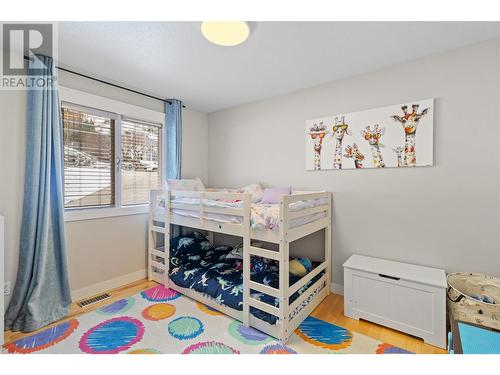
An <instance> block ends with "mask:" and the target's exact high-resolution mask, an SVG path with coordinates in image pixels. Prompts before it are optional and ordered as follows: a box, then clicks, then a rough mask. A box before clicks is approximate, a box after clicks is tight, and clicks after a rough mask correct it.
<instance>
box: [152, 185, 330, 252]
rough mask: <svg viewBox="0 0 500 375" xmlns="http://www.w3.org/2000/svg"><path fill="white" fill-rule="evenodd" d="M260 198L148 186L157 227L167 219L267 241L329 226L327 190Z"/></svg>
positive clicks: (242, 193)
mask: <svg viewBox="0 0 500 375" xmlns="http://www.w3.org/2000/svg"><path fill="white" fill-rule="evenodd" d="M252 186H255V185H252ZM259 188H260V186H259ZM261 198H262V195H261V194H260V195H259V193H258V192H255V189H245V188H242V189H238V190H229V189H206V190H201V191H195V190H172V189H170V190H165V189H164V190H153V191H151V200H150V202H151V203H150V204H151V206H150V221H151V224H152V225H153V226H154V227H158V229H159V231H161V229H163V228H168V227H169V226H168V225H166V224H165V223H169V224H174V225H180V226H186V227H191V228H196V229H201V230H207V231H211V232H216V233H225V234H230V235H235V236H241V237H246V236H249V237H250V238H251V239H252V240H259V241H265V242H270V243H280V241H281V240H282V239H283V238H284V237H286V238H287V241H288V242H292V241H294V240H296V239H299V238H302V237H304V236H307V235H308V234H311V233H313V232H316V231H318V230H321V229H323V228H326V227H328V226H329V225H330V220H331V219H330V217H331V215H330V212H331V193H329V192H325V191H318V192H311V191H292V192H291V194H284V195H280V196H279V197H277V198H276V199H275V201H273V202H272V203H267V201H266V203H264V201H263V200H262V199H261ZM275 202H277V203H275Z"/></svg>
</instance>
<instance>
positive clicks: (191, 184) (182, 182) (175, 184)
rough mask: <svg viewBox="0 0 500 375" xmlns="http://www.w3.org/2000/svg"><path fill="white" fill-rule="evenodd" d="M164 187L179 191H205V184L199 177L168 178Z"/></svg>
mask: <svg viewBox="0 0 500 375" xmlns="http://www.w3.org/2000/svg"><path fill="white" fill-rule="evenodd" d="M165 189H166V190H180V191H205V186H204V185H203V182H201V180H200V178H199V177H197V178H194V179H179V180H175V179H169V180H166V181H165Z"/></svg>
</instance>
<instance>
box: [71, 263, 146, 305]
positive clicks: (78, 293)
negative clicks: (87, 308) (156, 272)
mask: <svg viewBox="0 0 500 375" xmlns="http://www.w3.org/2000/svg"><path fill="white" fill-rule="evenodd" d="M145 278H146V269H142V270H139V271H135V272H132V273H129V274H126V275H123V276H120V277H116V278H114V279H110V280H106V281H103V282H101V283H97V284H94V285H89V286H86V287H85V288H82V289H77V290H73V291H72V292H71V298H72V300H73V301H79V300H81V299H82V298H87V297H92V296H94V295H96V294H99V293H104V292H106V291H108V290H111V289H114V288H118V287H120V286H123V285H126V284H130V283H133V282H134V281H139V280H143V279H145Z"/></svg>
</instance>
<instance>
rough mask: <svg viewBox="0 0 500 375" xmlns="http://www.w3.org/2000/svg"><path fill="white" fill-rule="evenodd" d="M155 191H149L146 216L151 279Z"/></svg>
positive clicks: (150, 277) (150, 278)
mask: <svg viewBox="0 0 500 375" xmlns="http://www.w3.org/2000/svg"><path fill="white" fill-rule="evenodd" d="M157 194H158V193H157V191H156V190H151V191H150V192H149V218H148V280H149V281H151V280H153V271H152V269H151V256H152V255H151V250H152V249H154V248H155V245H156V244H155V236H154V235H153V216H154V206H155V204H156V199H157V198H156V197H157Z"/></svg>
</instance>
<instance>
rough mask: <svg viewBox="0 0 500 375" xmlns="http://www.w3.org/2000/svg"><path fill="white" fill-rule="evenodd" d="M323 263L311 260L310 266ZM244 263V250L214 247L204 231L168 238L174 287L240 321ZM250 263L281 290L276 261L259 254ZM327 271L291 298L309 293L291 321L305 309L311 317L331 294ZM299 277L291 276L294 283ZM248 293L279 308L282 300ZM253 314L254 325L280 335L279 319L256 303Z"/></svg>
mask: <svg viewBox="0 0 500 375" xmlns="http://www.w3.org/2000/svg"><path fill="white" fill-rule="evenodd" d="M319 264H320V263H312V264H311V267H312V269H314V268H315V267H316V266H318V265H319ZM243 266H244V265H243V260H242V251H241V249H233V248H232V247H230V246H213V245H212V244H211V243H210V241H209V240H208V239H207V237H205V236H204V235H203V234H202V233H199V232H194V233H192V234H191V235H188V236H179V237H176V238H173V239H171V240H170V265H169V268H170V273H169V279H170V282H169V283H170V287H171V288H172V289H175V290H178V291H179V292H181V293H183V294H185V295H187V296H188V297H191V298H193V299H196V300H200V301H201V302H203V303H205V304H207V305H209V306H211V307H213V308H215V309H219V310H221V311H222V312H224V313H226V314H228V315H230V316H232V317H233V318H235V319H239V320H242V312H241V311H242V308H243ZM245 266H246V265H245ZM249 267H251V272H250V275H251V276H250V278H251V280H252V281H254V282H256V283H259V284H263V285H266V286H269V287H271V288H276V289H279V274H278V265H277V263H276V262H275V261H272V260H264V259H263V258H258V257H255V258H252V261H251V264H250V265H249ZM312 269H310V270H309V271H311V270H312ZM324 275H325V271H324V270H323V271H321V272H320V273H318V274H317V275H316V276H314V277H313V278H312V279H311V280H310V281H309V282H308V283H307V284H305V285H304V286H303V287H301V288H300V289H299V290H298V291H297V292H295V293H294V294H293V295H291V296H290V298H289V300H288V303H289V305H290V306H292V305H294V304H293V303H294V301H296V300H297V299H298V298H299V297H300V296H301V295H302V294H303V293H305V292H306V291H307V293H308V294H309V295H308V297H307V298H306V299H305V300H304V301H303V302H302V303H300V304H298V305H297V304H295V305H297V306H295V308H294V310H293V311H290V313H289V314H288V321H289V322H292V321H293V320H296V319H294V318H299V316H298V315H303V314H304V313H305V312H306V311H307V315H308V314H309V313H310V311H312V309H314V308H315V307H316V306H317V305H318V304H319V302H321V300H322V299H323V298H324V297H325V296H326V295H327V289H328V288H325V286H326V283H325V282H324V280H325V277H324ZM300 279H301V277H299V276H294V275H292V274H290V278H289V284H290V286H292V285H293V284H295V282H297V281H298V280H300ZM320 280H321V282H320ZM311 287H312V288H311ZM250 295H251V298H254V299H256V300H259V301H261V302H263V303H265V304H268V305H271V306H275V307H278V306H279V301H278V299H277V298H275V297H273V296H270V295H267V294H265V293H262V292H258V291H254V290H251V292H250ZM317 297H319V298H317ZM313 301H314V303H312V304H311V306H309V304H310V303H311V302H313ZM312 305H314V306H312ZM250 314H251V316H250V324H251V325H252V326H253V327H255V328H257V329H260V330H262V331H264V332H266V333H268V334H271V335H273V336H277V335H276V332H277V331H278V329H277V328H276V326H277V325H279V324H280V322H279V319H278V317H276V316H274V315H272V314H270V313H267V312H265V311H262V310H260V309H257V308H255V307H253V306H250ZM307 315H306V316H307ZM303 318H305V316H304V317H303ZM303 318H302V319H303ZM302 319H301V320H302Z"/></svg>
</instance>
